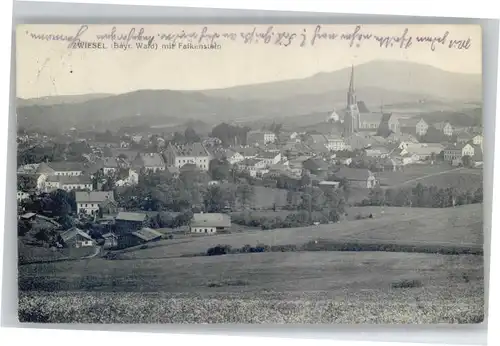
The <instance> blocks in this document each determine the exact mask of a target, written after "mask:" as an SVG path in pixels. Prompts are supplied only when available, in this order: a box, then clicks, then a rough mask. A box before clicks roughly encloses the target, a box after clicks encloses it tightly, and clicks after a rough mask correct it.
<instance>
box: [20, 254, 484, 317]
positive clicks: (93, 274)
mask: <svg viewBox="0 0 500 346" xmlns="http://www.w3.org/2000/svg"><path fill="white" fill-rule="evenodd" d="M249 257H250V258H249ZM482 268H483V263H482V257H481V256H440V255H429V254H404V253H381V252H375V253H374V252H371V253H370V252H363V253H345V252H344V253H341V252H314V253H311V252H305V253H263V254H248V255H232V256H215V257H193V258H179V259H160V260H134V261H105V260H102V259H93V260H86V261H78V262H60V263H52V264H43V265H28V266H22V267H21V268H20V288H21V292H20V301H19V316H20V320H21V321H22V322H60V323H61V322H65V323H69V322H89V323H99V322H100V323H103V322H105V323H120V322H121V323H223V322H226V323H227V322H238V323H264V322H267V323H271V322H278V323H293V322H295V323H321V322H323V323H327V322H329V323H478V322H481V321H482V320H483V305H484V298H483V296H484V291H483V290H484V289H483V285H484V283H483V269H482ZM50 292H53V293H50ZM134 292H135V293H134ZM96 311H99V313H95V312H96ZM236 312H237V313H236Z"/></svg>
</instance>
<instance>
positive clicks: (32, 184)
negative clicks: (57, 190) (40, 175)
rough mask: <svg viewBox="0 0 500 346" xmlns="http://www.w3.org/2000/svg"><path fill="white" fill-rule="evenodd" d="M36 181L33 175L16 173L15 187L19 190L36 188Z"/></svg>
mask: <svg viewBox="0 0 500 346" xmlns="http://www.w3.org/2000/svg"><path fill="white" fill-rule="evenodd" d="M36 185H37V181H36V176H35V175H27V174H18V175H17V188H18V190H21V191H30V190H33V189H35V188H36Z"/></svg>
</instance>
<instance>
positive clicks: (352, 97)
mask: <svg viewBox="0 0 500 346" xmlns="http://www.w3.org/2000/svg"><path fill="white" fill-rule="evenodd" d="M355 104H356V90H355V89H354V65H352V66H351V79H350V81H349V90H348V91H347V106H350V105H355Z"/></svg>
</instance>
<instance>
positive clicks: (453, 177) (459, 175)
mask: <svg viewBox="0 0 500 346" xmlns="http://www.w3.org/2000/svg"><path fill="white" fill-rule="evenodd" d="M418 183H421V184H422V185H424V186H433V185H434V186H437V187H438V188H442V189H446V188H455V189H457V190H458V191H461V192H465V191H475V190H477V189H478V188H481V187H483V175H482V171H479V170H475V171H472V172H471V170H464V171H461V170H458V171H453V172H448V173H445V174H440V175H435V176H431V177H427V178H424V179H421V180H418V181H415V182H413V183H412V185H416V184H418Z"/></svg>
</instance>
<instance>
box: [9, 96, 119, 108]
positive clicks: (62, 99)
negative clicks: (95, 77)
mask: <svg viewBox="0 0 500 346" xmlns="http://www.w3.org/2000/svg"><path fill="white" fill-rule="evenodd" d="M109 96H112V94H85V95H67V96H46V97H40V98H33V99H23V98H20V97H18V98H17V106H18V107H23V106H33V105H38V106H50V105H57V104H63V103H79V102H85V101H89V100H95V99H100V98H104V97H109Z"/></svg>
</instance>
